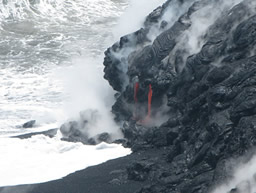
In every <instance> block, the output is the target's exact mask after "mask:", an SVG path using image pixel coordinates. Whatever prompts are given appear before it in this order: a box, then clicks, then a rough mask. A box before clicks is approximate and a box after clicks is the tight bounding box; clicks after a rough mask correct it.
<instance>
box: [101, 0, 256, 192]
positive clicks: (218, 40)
mask: <svg viewBox="0 0 256 193" xmlns="http://www.w3.org/2000/svg"><path fill="white" fill-rule="evenodd" d="M251 2H252V1H242V2H241V3H239V4H237V5H235V6H232V7H230V9H226V10H225V11H223V12H221V13H220V14H219V15H218V18H216V21H214V22H213V24H212V25H211V26H209V28H208V30H207V31H206V32H205V34H203V35H202V41H203V42H204V44H203V46H202V47H201V50H199V52H198V53H195V54H193V55H189V56H187V57H186V58H185V60H184V57H183V58H182V59H179V58H180V56H182V54H186V52H183V51H182V47H177V46H176V45H177V44H178V43H179V41H180V40H181V36H182V35H183V34H184V33H185V32H189V30H190V27H191V26H192V25H193V22H194V21H192V19H191V18H192V17H193V14H196V13H197V12H198V11H200V10H201V9H204V7H206V6H209V5H211V4H216V6H215V7H216V9H217V7H218V6H217V5H218V3H221V1H217V0H215V1H210V0H209V1H198V2H195V3H193V4H192V6H191V7H190V8H189V9H188V11H187V12H186V13H185V14H183V15H182V16H181V17H180V18H177V21H176V22H175V23H174V24H173V25H172V26H170V27H169V28H168V29H165V30H164V31H163V32H162V33H161V34H160V35H159V36H157V37H156V38H155V40H154V41H153V42H152V43H148V44H147V45H143V46H142V45H141V47H140V48H139V49H137V50H135V51H134V52H133V53H131V54H129V55H128V56H127V58H125V56H124V58H123V61H127V62H126V65H128V66H127V73H126V76H127V79H128V81H126V82H122V80H120V79H116V77H117V76H114V77H113V76H112V75H111V74H108V71H111V70H112V71H113V72H116V73H117V74H118V73H119V72H117V71H115V70H114V68H112V66H111V65H112V64H113V62H114V61H115V52H119V53H120V52H121V51H120V50H122V49H125V48H123V47H122V46H121V45H123V43H122V41H123V39H122V38H121V39H120V42H119V43H116V44H115V45H114V46H113V47H112V48H109V49H108V51H107V52H106V53H105V55H106V57H105V61H104V65H105V78H106V79H107V80H108V81H109V82H110V84H111V85H112V86H113V88H114V89H116V88H117V87H118V86H117V85H120V84H122V85H125V86H124V87H123V88H122V89H116V90H117V91H119V94H118V97H117V102H116V103H115V104H114V106H113V109H112V111H113V113H114V114H115V115H116V120H117V121H119V122H124V126H123V133H124V135H125V137H126V139H128V142H127V145H128V146H129V147H131V148H132V150H133V151H134V152H140V151H147V150H149V149H151V148H158V149H159V150H164V154H160V153H159V157H161V156H162V160H161V162H160V161H159V160H158V159H156V160H154V159H155V157H152V158H150V159H147V160H144V161H142V162H136V163H134V164H131V166H129V169H128V170H127V172H128V179H130V180H134V181H140V182H141V181H145V180H149V179H150V181H151V183H150V184H149V185H148V186H147V187H144V188H142V189H141V190H138V192H137V193H172V192H173V193H177V192H181V193H200V192H202V193H206V192H210V191H211V190H212V188H213V187H214V186H215V185H216V184H220V183H223V182H224V181H225V180H228V179H229V177H228V176H230V175H231V173H230V171H229V170H228V169H227V168H228V160H229V159H230V158H238V157H241V156H245V157H246V159H247V161H248V160H249V159H250V157H251V155H252V154H253V152H250V151H251V149H252V148H253V147H254V146H255V145H256V130H255V128H256V125H255V124H256V55H255V43H256V11H255V7H253V6H252V4H251ZM167 3H168V2H167ZM162 9H164V8H162ZM160 10H161V8H158V9H156V12H158V13H159V17H161V14H160V12H161V11H160ZM213 11H214V10H213ZM148 20H150V19H149V18H147V20H146V21H148ZM146 23H148V22H146ZM148 25H150V24H147V25H145V28H146V29H147V28H149V27H148ZM151 25H152V24H151ZM136 33H137V32H136ZM136 33H134V34H132V35H129V36H136ZM127 37H128V36H127ZM135 39H136V38H135ZM144 39H146V38H144ZM129 41H131V42H132V41H133V39H129V38H128V40H126V42H129ZM137 44H138V42H137V41H135V45H137ZM117 45H119V46H118V49H115V48H116V46H117ZM127 45H128V43H127ZM133 46H134V45H133ZM184 49H185V48H184ZM120 63H121V62H120ZM116 68H118V64H117V66H116ZM110 69H111V70H110ZM119 69H121V68H119ZM134 77H137V78H138V79H139V84H140V90H139V94H138V100H139V105H140V106H142V107H144V109H146V108H147V103H146V102H147V92H148V85H149V84H151V85H152V87H153V99H152V108H153V111H152V114H153V115H152V116H153V118H152V119H153V121H154V115H155V114H156V113H157V112H159V111H161V109H162V108H163V106H164V105H165V104H166V103H167V105H168V107H169V111H167V112H165V114H164V115H167V116H168V117H169V120H168V121H167V122H164V123H163V124H162V125H161V126H152V127H149V126H147V127H146V126H145V125H144V126H143V124H139V123H138V122H137V123H136V122H135V121H134V120H133V109H134V108H131V107H130V108H127V107H129V106H132V105H133V103H134V100H133V97H134V81H133V79H134ZM166 101H167V102H166ZM142 113H143V112H142ZM160 152H161V151H160ZM248 152H250V153H248ZM230 191H231V192H232V191H233V192H234V191H236V192H238V191H237V190H236V189H235V187H234V189H233V190H230Z"/></svg>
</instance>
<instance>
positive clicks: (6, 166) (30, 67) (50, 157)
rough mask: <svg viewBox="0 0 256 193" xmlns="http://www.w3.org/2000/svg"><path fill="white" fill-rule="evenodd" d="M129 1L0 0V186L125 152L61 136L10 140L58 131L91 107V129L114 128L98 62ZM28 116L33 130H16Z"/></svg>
mask: <svg viewBox="0 0 256 193" xmlns="http://www.w3.org/2000/svg"><path fill="white" fill-rule="evenodd" d="M128 6H129V1H127V0H72V1H65V0H3V1H0V186H7V185H8V186H9V185H17V184H30V183H39V182H46V181H50V180H54V179H58V178H61V177H64V176H66V175H68V174H70V173H73V172H75V171H77V170H80V169H83V168H86V167H88V166H91V165H96V164H99V163H102V162H105V161H106V160H109V159H114V158H117V157H121V156H125V155H128V154H130V153H131V151H130V149H125V148H123V147H122V146H120V145H113V144H105V143H102V144H99V145H97V146H86V145H83V144H81V143H70V142H64V141H61V140H60V138H61V134H60V133H58V134H57V135H56V136H55V137H54V138H48V137H46V136H43V135H38V136H33V137H32V138H29V139H23V140H21V139H17V138H10V137H11V136H15V135H19V134H25V133H30V132H36V131H44V130H48V129H52V128H59V126H60V125H61V124H62V123H64V122H65V121H67V120H69V119H72V118H73V117H76V116H77V115H78V113H79V111H82V110H86V108H92V107H94V108H96V109H97V110H99V111H100V113H102V115H103V116H102V117H103V119H102V125H99V130H97V131H95V133H98V132H102V131H104V128H105V127H106V125H107V126H108V127H109V128H108V129H110V130H111V129H112V130H113V131H114V132H116V133H118V126H116V125H115V123H114V122H113V120H112V115H111V114H110V113H109V110H110V106H111V105H112V103H113V94H114V92H113V91H112V89H111V88H110V87H109V86H108V83H107V82H106V81H105V80H104V79H103V78H102V76H103V72H102V69H103V65H102V62H103V52H104V50H105V49H106V48H107V47H108V46H110V45H111V44H112V43H113V42H114V41H115V40H116V39H115V38H116V37H114V35H113V29H114V28H115V27H116V26H118V22H119V18H120V16H121V15H122V14H123V13H124V12H125V10H126V8H127V7H128ZM102 93H104V94H102ZM98 95H99V96H98ZM29 120H36V121H37V122H36V126H35V127H34V128H31V129H23V128H21V127H20V126H21V125H22V124H23V123H25V122H27V121H29ZM95 133H93V134H95ZM117 135H120V133H119V134H117Z"/></svg>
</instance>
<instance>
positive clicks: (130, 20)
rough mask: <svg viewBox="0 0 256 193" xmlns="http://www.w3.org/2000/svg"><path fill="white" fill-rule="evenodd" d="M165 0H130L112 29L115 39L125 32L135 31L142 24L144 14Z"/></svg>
mask: <svg viewBox="0 0 256 193" xmlns="http://www.w3.org/2000/svg"><path fill="white" fill-rule="evenodd" d="M165 1H166V0H139V1H138V0H130V1H129V6H128V8H127V10H126V11H125V13H124V14H123V15H122V16H121V18H120V20H119V25H118V26H117V27H116V28H115V29H114V31H113V33H114V37H115V39H116V41H117V40H118V39H119V38H120V37H121V36H124V35H126V34H129V33H132V32H134V31H137V30H138V29H140V28H141V27H142V26H143V23H144V21H145V18H146V16H147V15H148V14H149V13H151V12H152V11H153V10H154V9H155V8H157V7H158V6H161V5H162V4H163V3H164V2H165Z"/></svg>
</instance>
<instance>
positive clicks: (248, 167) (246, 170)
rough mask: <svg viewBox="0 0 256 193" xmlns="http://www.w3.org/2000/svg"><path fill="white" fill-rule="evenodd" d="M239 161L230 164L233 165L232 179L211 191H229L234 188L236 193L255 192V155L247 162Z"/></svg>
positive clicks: (225, 192) (220, 192) (223, 192)
mask: <svg viewBox="0 0 256 193" xmlns="http://www.w3.org/2000/svg"><path fill="white" fill-rule="evenodd" d="M239 162H241V161H239V160H236V161H235V163H232V161H231V162H230V163H229V164H230V165H233V166H235V167H234V169H235V171H234V173H233V179H232V180H230V181H229V182H227V183H224V184H222V185H220V186H219V187H217V188H216V189H215V190H214V191H213V192H212V193H229V192H230V191H231V190H236V193H255V192H256V156H254V157H253V158H252V159H251V160H250V161H249V162H248V163H246V164H244V163H239Z"/></svg>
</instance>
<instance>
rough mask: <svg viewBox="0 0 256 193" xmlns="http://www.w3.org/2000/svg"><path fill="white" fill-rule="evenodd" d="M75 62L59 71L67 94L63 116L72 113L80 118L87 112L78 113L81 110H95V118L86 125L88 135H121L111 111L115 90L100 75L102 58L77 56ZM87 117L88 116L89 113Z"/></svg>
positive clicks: (71, 115) (116, 136)
mask: <svg viewBox="0 0 256 193" xmlns="http://www.w3.org/2000/svg"><path fill="white" fill-rule="evenodd" d="M74 63H75V65H74V66H72V67H67V68H66V69H64V70H62V72H61V73H60V74H61V78H62V79H63V80H64V82H65V84H66V85H65V86H66V89H67V90H66V91H67V93H68V94H69V103H67V104H66V106H65V112H67V113H66V115H65V118H71V117H73V118H74V120H79V119H80V118H82V116H86V115H85V114H83V115H82V114H81V117H79V114H80V113H81V112H82V111H87V112H89V111H91V112H96V114H97V116H96V118H95V117H94V118H95V122H93V123H92V124H90V125H89V127H87V128H86V129H87V131H86V132H87V134H88V135H89V137H93V136H95V135H97V134H100V133H103V132H108V133H111V134H114V136H112V137H113V138H118V137H121V132H120V131H119V127H118V126H117V125H116V124H115V122H114V120H113V115H112V114H111V106H112V104H113V102H114V92H113V90H112V88H111V87H110V86H109V85H108V82H107V81H106V80H104V78H103V65H101V64H102V61H101V60H97V59H89V58H86V59H85V58H80V59H75V60H74ZM86 117H87V118H91V117H90V116H89V115H88V116H86ZM81 121H85V120H81ZM88 121H91V120H88Z"/></svg>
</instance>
